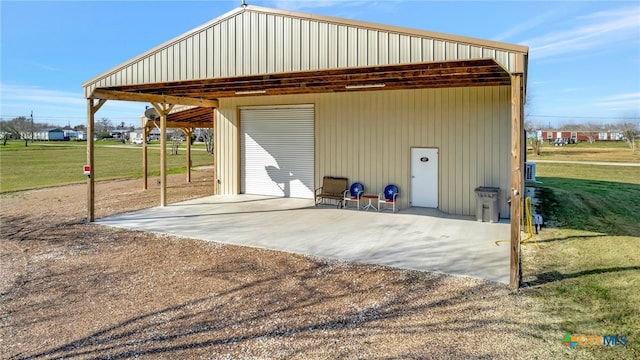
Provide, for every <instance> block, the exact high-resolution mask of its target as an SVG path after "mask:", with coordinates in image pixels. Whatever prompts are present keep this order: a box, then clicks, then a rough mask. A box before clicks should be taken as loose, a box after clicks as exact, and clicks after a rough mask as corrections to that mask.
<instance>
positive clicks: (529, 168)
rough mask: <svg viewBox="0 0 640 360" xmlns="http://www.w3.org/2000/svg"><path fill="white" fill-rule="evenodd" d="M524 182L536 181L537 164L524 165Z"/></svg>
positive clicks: (527, 163) (528, 163)
mask: <svg viewBox="0 0 640 360" xmlns="http://www.w3.org/2000/svg"><path fill="white" fill-rule="evenodd" d="M524 180H525V181H536V163H533V162H526V163H524Z"/></svg>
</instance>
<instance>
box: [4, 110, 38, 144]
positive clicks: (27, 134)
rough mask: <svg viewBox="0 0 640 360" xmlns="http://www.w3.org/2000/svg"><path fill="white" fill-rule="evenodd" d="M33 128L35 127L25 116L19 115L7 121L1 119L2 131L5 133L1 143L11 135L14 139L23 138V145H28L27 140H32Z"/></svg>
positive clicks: (5, 141)
mask: <svg viewBox="0 0 640 360" xmlns="http://www.w3.org/2000/svg"><path fill="white" fill-rule="evenodd" d="M34 130H35V127H34V125H33V124H32V123H31V120H29V119H27V118H26V117H25V116H19V117H17V118H13V119H11V120H9V121H3V124H2V132H3V133H4V134H5V135H4V136H3V144H5V145H6V143H7V140H8V138H9V137H13V138H15V139H22V140H24V146H25V147H28V146H29V140H33V131H34Z"/></svg>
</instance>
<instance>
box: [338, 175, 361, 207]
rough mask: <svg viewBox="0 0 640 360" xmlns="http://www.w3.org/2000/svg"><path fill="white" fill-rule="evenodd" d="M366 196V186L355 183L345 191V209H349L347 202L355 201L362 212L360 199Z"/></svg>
mask: <svg viewBox="0 0 640 360" xmlns="http://www.w3.org/2000/svg"><path fill="white" fill-rule="evenodd" d="M362 194H364V186H363V185H362V184H361V183H358V182H356V183H353V184H351V187H350V188H349V190H345V191H344V194H343V196H342V198H343V202H344V207H345V208H346V207H347V201H353V202H355V203H357V204H358V210H360V198H361V197H362Z"/></svg>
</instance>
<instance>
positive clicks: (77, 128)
mask: <svg viewBox="0 0 640 360" xmlns="http://www.w3.org/2000/svg"><path fill="white" fill-rule="evenodd" d="M73 130H74V131H87V126H86V125H84V124H80V125H75V126H74V127H73Z"/></svg>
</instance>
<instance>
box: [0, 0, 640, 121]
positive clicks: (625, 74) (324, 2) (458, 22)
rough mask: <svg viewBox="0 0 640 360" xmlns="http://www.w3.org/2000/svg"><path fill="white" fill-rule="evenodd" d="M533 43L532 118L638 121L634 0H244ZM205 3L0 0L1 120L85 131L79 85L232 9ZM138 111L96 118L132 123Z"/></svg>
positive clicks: (224, 1)
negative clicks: (80, 127) (28, 119)
mask: <svg viewBox="0 0 640 360" xmlns="http://www.w3.org/2000/svg"><path fill="white" fill-rule="evenodd" d="M247 3H248V4H251V5H258V6H265V7H272V8H278V9H287V10H296V11H301V12H308V13H316V14H322V15H329V16H337V17H343V18H349V19H355V20H364V21H371V22H377V23H383V24H389V25H397V26H404V27H410V28H416V29H422V30H429V31H436V32H443V33H450V34H456V35H464V36H471V37H476V38H482V39H490V40H497V41H502V42H507V43H514V44H522V45H527V46H529V56H530V58H529V79H528V104H527V108H526V113H527V114H528V116H529V118H530V119H531V120H533V121H536V122H538V123H540V124H544V125H547V124H551V125H561V124H565V123H587V122H592V123H615V122H620V121H622V120H625V119H633V120H634V121H639V119H640V1H638V0H635V1H493V2H490V1H446V2H442V1H424V0H379V1H361V0H340V1H338V0H313V1H308V0H295V1H291V0H265V1H259V0H247ZM240 4H241V0H209V1H33V2H31V1H11V0H9V1H7V0H3V1H0V16H1V21H0V23H1V25H0V26H1V28H0V33H1V39H0V117H1V118H2V119H4V120H9V119H12V118H14V117H17V116H29V115H30V113H31V111H33V116H34V121H36V122H48V123H51V124H55V125H60V126H63V125H67V124H70V125H71V126H73V125H77V124H85V123H86V101H85V100H84V98H83V94H82V83H83V82H84V81H86V80H89V79H91V78H93V77H94V76H96V75H98V74H100V73H102V72H104V71H106V70H109V69H111V68H112V67H114V66H117V65H119V64H121V63H123V62H125V61H127V60H129V59H131V58H133V57H135V56H136V55H139V54H141V53H143V52H145V51H147V50H149V49H151V48H153V47H155V46H157V45H159V44H161V43H163V42H165V41H167V40H169V39H172V38H174V37H176V36H178V35H180V34H182V33H185V32H187V31H189V30H191V29H193V28H195V27H198V26H200V25H202V24H204V23H206V22H208V21H210V20H212V19H214V18H216V17H218V16H219V15H222V14H224V13H226V12H228V11H230V10H232V9H234V8H236V7H238V6H240ZM145 105H147V104H144V103H129V102H118V101H108V102H107V103H106V104H105V105H104V106H103V107H102V109H101V110H100V111H99V112H98V113H97V114H96V117H97V118H102V117H107V118H109V119H111V121H112V122H113V123H114V124H119V123H121V122H124V123H125V124H127V125H129V124H132V125H137V124H138V123H139V115H140V114H141V113H142V112H143V111H144V106H145Z"/></svg>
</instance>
